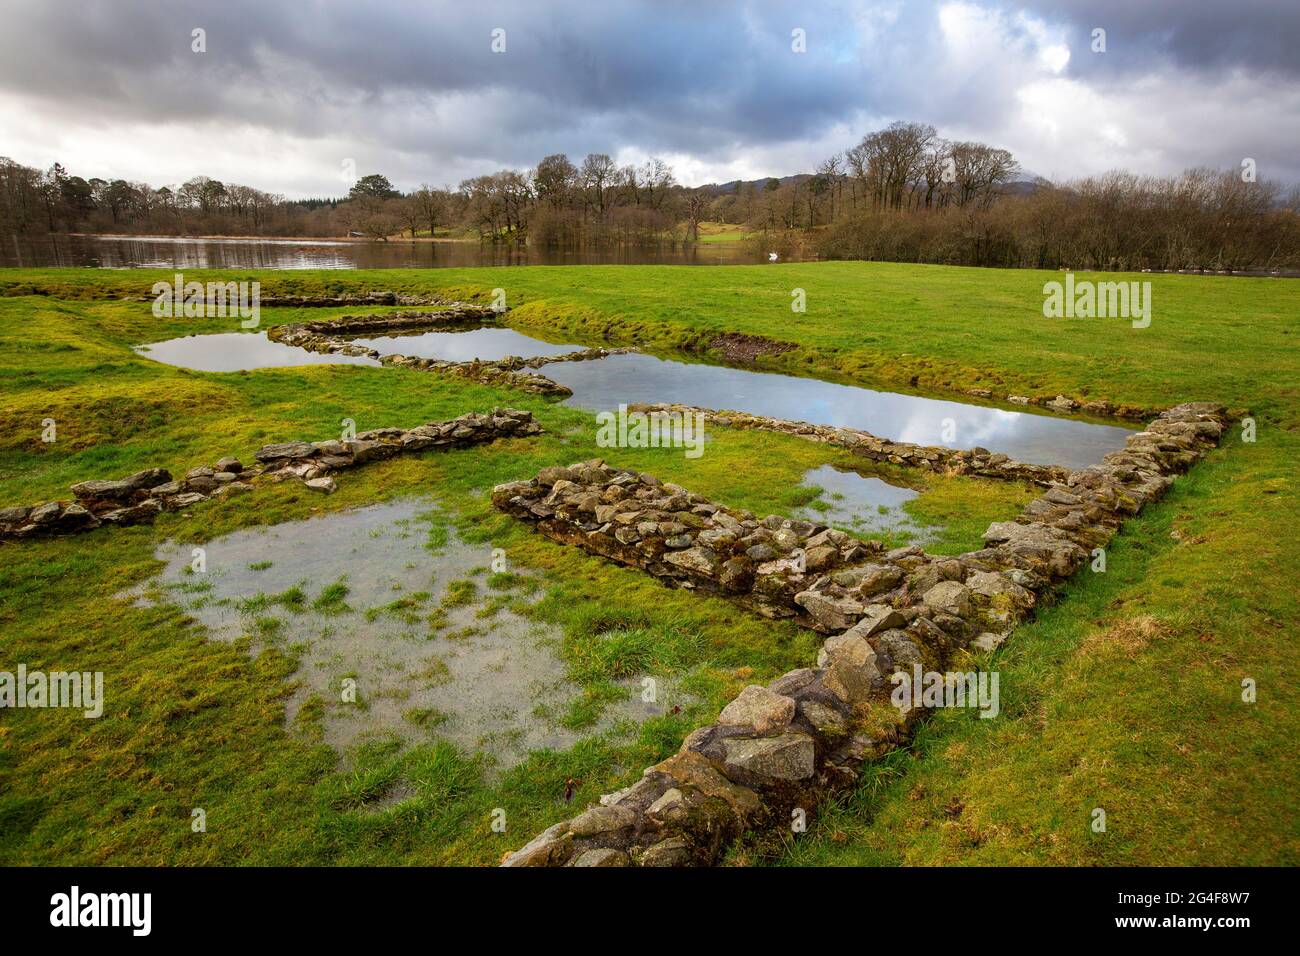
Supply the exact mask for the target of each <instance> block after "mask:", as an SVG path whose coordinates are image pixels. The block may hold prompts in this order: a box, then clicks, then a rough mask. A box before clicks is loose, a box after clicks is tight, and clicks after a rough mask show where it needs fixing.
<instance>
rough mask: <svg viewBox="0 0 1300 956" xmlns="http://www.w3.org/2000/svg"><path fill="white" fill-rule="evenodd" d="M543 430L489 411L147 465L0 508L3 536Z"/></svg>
mask: <svg viewBox="0 0 1300 956" xmlns="http://www.w3.org/2000/svg"><path fill="white" fill-rule="evenodd" d="M541 430H542V427H541V425H539V424H538V423H537V422H536V421H534V420H533V415H532V413H531V412H525V411H519V410H517V409H512V408H505V409H501V408H494V409H493V410H492V411H491V412H489V413H487V414H481V413H478V412H470V413H469V414H467V415H462V416H460V417H459V418H453V419H451V420H449V421H444V422H428V423H427V424H424V425H419V426H417V427H415V428H411V429H402V428H376V429H373V430H371V431H367V432H362V433H360V434H359V435H357V436H356V438H352V439H344V440H330V441H317V442H306V441H296V442H287V443H285V444H279V445H267V446H265V447H264V448H261V449H259V450H258V451H257V452H256V453H255V454H254V456H253V458H254V461H255V463H254V464H252V465H249V466H245V465H244V464H243V463H242V462H240V461H239V459H237V458H222V459H221V460H219V461H217V462H215V463H213V464H212V465H211V466H206V465H205V466H202V467H199V468H193V469H191V470H190V471H188V472H186V473H185V477H184V478H182V479H180V480H179V481H177V480H173V479H172V476H171V473H170V472H168V471H167V469H165V468H150V469H147V470H145V471H141V472H137V473H136V474H134V475H130V476H128V477H126V478H120V479H115V480H98V479H97V480H92V481H82V482H79V483H77V484H75V485H73V486H72V494H73V497H74V499H75V500H74V501H47V502H44V503H42V504H37V505H33V506H31V507H17V508H0V541H3V540H5V539H24V538H33V537H42V536H46V535H52V534H68V533H73V532H79V531H89V530H91V529H92V528H98V527H100V526H101V525H105V524H108V525H130V524H139V523H141V522H147V521H152V520H153V518H154V517H156V516H157V515H159V514H161V513H162V512H164V511H180V510H183V509H185V508H188V507H189V506H190V505H193V504H197V503H198V502H200V501H206V500H207V499H209V498H225V497H227V496H229V495H234V494H239V493H242V492H247V491H252V490H253V487H254V483H255V482H256V481H259V480H261V481H283V480H284V479H286V478H296V479H298V480H300V481H303V482H304V483H305V484H306V485H307V486H308V487H309V488H312V489H314V490H317V491H323V492H326V493H328V492H331V491H333V490H335V488H336V487H337V486H336V484H335V482H334V478H333V477H332V476H333V474H334V473H335V472H338V471H342V470H344V469H347V468H352V467H353V466H356V465H363V464H366V463H367V462H370V461H380V460H382V459H385V458H391V457H393V456H394V455H400V454H404V453H407V452H418V451H428V450H433V449H444V450H445V449H451V448H466V447H469V446H470V445H479V444H482V443H484V442H490V441H495V440H496V439H497V438H503V437H518V436H524V435H536V434H538V433H539V432H541Z"/></svg>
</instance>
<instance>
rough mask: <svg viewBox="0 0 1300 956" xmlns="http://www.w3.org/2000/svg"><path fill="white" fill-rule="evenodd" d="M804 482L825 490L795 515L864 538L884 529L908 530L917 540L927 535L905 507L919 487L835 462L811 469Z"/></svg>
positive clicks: (888, 530)
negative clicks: (855, 469) (903, 485)
mask: <svg viewBox="0 0 1300 956" xmlns="http://www.w3.org/2000/svg"><path fill="white" fill-rule="evenodd" d="M802 483H803V484H804V485H812V486H816V487H819V488H821V489H822V494H821V496H820V497H819V498H818V500H817V501H814V502H812V503H811V504H808V505H805V506H803V507H802V508H799V509H797V510H796V511H795V513H794V514H793V517H796V518H806V519H808V520H809V521H816V522H817V523H818V524H826V525H830V526H831V527H832V528H839V529H840V530H841V531H847V532H849V533H850V534H853V535H856V536H858V537H863V538H870V537H872V536H873V535H876V534H880V533H882V532H895V533H897V532H908V533H909V534H910V537H909V541H911V542H913V543H917V544H920V543H923V540H924V539H925V538H926V534H927V530H928V529H925V528H922V527H920V526H918V525H916V523H915V521H914V519H913V518H912V516H911V515H909V514H908V513H907V512H906V511H904V510H903V504H904V503H905V502H908V501H911V500H912V499H913V498H915V497H916V496H917V495H919V494H920V492H919V491H916V490H915V489H912V488H905V487H901V486H899V485H891V484H889V482H887V481H884V480H883V479H881V478H877V477H875V476H873V475H860V474H858V473H857V472H856V471H852V470H849V469H842V468H836V467H835V466H834V465H822V466H821V467H820V468H813V469H811V470H810V471H808V472H806V473H805V474H804V476H803V482H802Z"/></svg>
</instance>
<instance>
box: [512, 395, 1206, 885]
mask: <svg viewBox="0 0 1300 956" xmlns="http://www.w3.org/2000/svg"><path fill="white" fill-rule="evenodd" d="M1225 425H1226V417H1225V411H1224V409H1223V408H1222V407H1221V406H1217V405H1211V404H1206V403H1191V404H1186V405H1180V406H1177V407H1175V408H1172V409H1169V410H1168V411H1166V412H1163V413H1162V414H1161V415H1160V416H1159V417H1158V418H1157V419H1156V420H1155V421H1154V422H1152V423H1151V424H1150V425H1149V426H1148V428H1147V430H1146V431H1143V432H1140V433H1138V434H1135V435H1133V436H1131V437H1130V438H1129V439H1128V441H1127V443H1126V447H1125V449H1124V450H1123V451H1119V452H1113V453H1111V454H1109V455H1107V456H1106V458H1105V459H1104V460H1103V462H1102V463H1101V464H1099V465H1094V466H1091V467H1089V468H1086V469H1083V470H1081V471H1077V472H1073V473H1070V474H1069V475H1068V478H1067V479H1066V480H1065V481H1063V482H1058V483H1053V484H1051V485H1050V487H1049V488H1048V490H1047V491H1046V493H1045V494H1044V495H1042V496H1041V497H1040V498H1038V499H1035V501H1033V502H1031V503H1030V505H1029V506H1028V507H1027V508H1026V509H1025V510H1024V512H1023V513H1022V514H1021V515H1020V517H1019V518H1018V519H1017V520H1016V521H1007V522H996V523H994V524H992V525H990V527H989V529H988V531H987V532H986V533H985V536H984V537H985V543H986V545H987V547H985V548H984V549H982V550H980V551H975V552H970V553H967V554H963V555H961V556H959V557H956V558H945V557H933V556H930V555H926V554H925V553H924V552H922V551H921V550H920V549H919V548H915V547H913V548H903V549H898V550H895V551H889V552H885V553H881V549H880V547H879V545H873V544H868V543H862V542H856V541H855V540H854V539H851V538H849V537H848V536H847V535H840V534H839V533H838V532H831V531H828V530H827V529H825V528H820V527H817V526H808V525H807V524H806V523H802V522H793V521H790V520H789V519H782V518H773V517H769V518H765V519H763V520H762V521H758V520H755V519H754V518H753V516H752V515H749V514H747V513H746V512H741V511H734V510H731V509H727V508H725V507H723V506H721V505H718V504H716V503H713V502H709V501H706V500H704V499H703V498H701V497H700V496H698V495H692V494H690V493H689V492H686V491H685V490H683V489H680V488H678V487H676V486H672V485H668V484H665V483H661V482H659V481H657V480H656V479H654V478H652V477H650V476H646V475H640V474H636V473H633V472H627V471H619V470H616V469H612V468H609V467H608V466H606V465H604V464H603V463H602V462H599V461H591V462H584V463H581V464H578V465H574V466H570V467H569V468H548V469H544V470H543V472H542V473H540V474H539V475H538V476H537V477H536V478H534V479H532V480H531V481H527V482H514V483H510V484H506V485H500V486H498V487H497V488H496V489H494V491H493V503H494V504H495V505H496V506H497V507H498V508H501V509H502V510H504V511H506V512H508V513H510V514H512V515H515V516H517V517H519V518H521V519H523V520H527V521H530V522H534V523H535V524H536V527H537V529H538V531H540V532H541V533H543V534H545V535H547V536H548V537H551V538H553V539H555V540H557V541H561V542H564V543H570V544H576V545H578V546H580V547H583V548H585V549H586V550H588V551H591V552H593V553H595V554H600V555H602V556H604V557H607V558H610V559H611V560H615V561H618V562H619V563H623V564H628V565H631V566H633V567H639V568H643V569H644V570H646V571H648V572H649V573H651V574H655V575H656V576H658V577H660V578H661V579H663V580H664V581H665V582H666V583H669V584H671V585H676V586H684V587H696V588H700V589H702V590H708V591H710V592H712V593H717V594H721V595H725V596H728V597H732V598H733V599H735V600H737V601H739V602H740V603H742V604H745V605H747V606H752V607H755V609H757V610H760V611H762V612H764V613H774V614H778V615H784V616H795V617H796V619H797V620H800V621H802V622H805V623H808V624H809V625H810V626H812V627H815V628H816V629H817V630H819V631H821V632H823V633H829V634H830V636H829V637H828V638H827V639H826V641H825V642H824V644H823V646H822V649H821V651H820V653H819V655H818V659H817V661H816V665H815V666H813V667H807V668H802V669H800V670H796V671H792V672H790V673H788V674H785V675H783V676H781V677H779V678H777V679H776V680H774V681H772V682H771V683H770V684H768V685H767V686H766V687H761V686H758V685H753V686H750V687H747V688H745V690H744V691H743V692H742V693H741V694H740V695H739V696H738V697H737V698H736V699H735V700H734V701H732V702H731V703H730V704H728V705H727V706H726V707H725V708H724V709H723V711H722V713H721V714H720V715H719V717H718V720H717V722H715V723H714V724H711V725H709V726H707V727H702V728H699V729H698V730H696V731H694V732H693V733H691V734H690V735H689V736H688V737H687V738H686V740H685V741H684V742H683V744H682V746H681V749H680V750H679V751H678V753H676V754H675V755H673V756H672V757H669V758H668V759H667V760H665V761H663V762H661V763H659V764H656V765H655V766H653V767H650V768H648V769H647V770H646V771H645V772H644V774H643V776H642V778H641V779H640V780H639V781H638V782H637V783H635V784H633V785H632V786H631V787H628V788H626V789H625V790H621V791H619V792H617V793H612V794H607V795H605V796H604V797H602V798H601V799H600V802H599V804H598V805H597V806H593V807H589V808H588V809H586V810H585V811H584V812H582V813H581V814H579V815H578V816H576V817H574V818H572V819H569V820H564V821H562V822H560V823H557V824H555V825H554V826H552V827H550V828H549V829H547V830H546V831H545V832H544V833H542V834H540V835H539V836H538V837H537V838H536V839H534V840H532V841H531V842H530V843H528V844H527V845H526V846H525V847H523V848H522V849H520V850H519V851H517V852H515V853H513V854H511V855H510V856H509V857H508V858H507V860H506V862H505V865H507V866H626V865H630V864H631V865H641V866H678V865H691V864H710V863H713V862H715V861H716V860H717V859H718V858H719V857H720V855H721V854H722V852H723V851H724V850H725V849H726V847H727V846H728V845H729V844H730V843H731V842H732V841H734V840H735V839H736V838H737V837H739V836H740V835H741V834H743V833H745V832H746V831H748V830H754V829H756V828H768V827H773V828H775V827H786V826H789V825H790V820H791V814H792V811H794V810H795V809H796V808H798V809H802V810H803V811H805V812H806V813H808V814H809V815H810V814H811V813H812V811H813V809H814V808H815V806H816V805H817V803H818V801H819V800H820V799H821V798H822V797H824V796H825V795H826V793H828V792H829V791H833V790H835V789H838V788H842V787H847V786H850V785H852V783H853V782H854V781H855V780H856V779H857V777H858V774H859V771H860V768H861V766H862V764H863V763H864V762H865V761H868V760H871V759H873V758H875V757H878V756H880V755H881V754H883V753H885V752H887V751H888V750H890V749H892V748H893V747H895V746H897V745H898V743H899V742H900V741H902V740H904V739H905V738H906V736H907V734H908V733H909V731H910V729H911V728H912V726H913V725H914V723H915V722H916V720H918V719H920V717H921V716H922V713H923V709H922V708H919V707H909V708H906V709H900V708H896V707H894V706H893V704H892V703H890V700H889V696H890V691H891V689H892V686H893V685H892V682H891V681H889V680H888V677H889V675H890V674H892V673H894V672H895V671H899V670H902V671H904V672H906V673H912V671H913V668H914V667H917V666H919V667H920V668H921V669H922V670H923V671H926V672H936V671H937V672H942V671H944V670H946V669H947V668H948V666H949V665H950V664H951V663H952V662H954V661H955V660H957V659H958V658H959V655H960V653H961V652H962V651H967V650H969V651H972V652H975V653H982V652H987V651H991V650H993V649H994V648H996V647H997V646H998V644H1000V643H1001V641H1002V640H1003V639H1004V638H1005V636H1006V635H1007V634H1008V633H1009V632H1010V631H1011V629H1012V628H1013V627H1014V626H1015V625H1016V623H1018V622H1019V621H1020V620H1022V619H1023V618H1024V617H1025V616H1027V615H1028V614H1029V613H1031V611H1032V608H1033V607H1034V606H1035V605H1036V604H1037V603H1038V601H1040V600H1041V599H1042V598H1043V597H1044V596H1045V595H1046V594H1047V593H1048V592H1049V591H1051V590H1052V589H1053V588H1054V587H1055V586H1056V585H1057V584H1059V583H1060V582H1061V581H1063V580H1065V579H1066V578H1068V577H1069V576H1070V575H1072V574H1073V573H1074V572H1075V571H1076V570H1078V568H1079V567H1080V566H1081V565H1082V564H1083V563H1085V561H1086V560H1087V559H1088V557H1089V554H1090V551H1091V549H1092V548H1095V547H1098V546H1100V545H1101V544H1104V543H1105V542H1106V541H1108V540H1109V539H1110V537H1111V536H1112V535H1113V534H1114V532H1115V531H1116V530H1117V529H1118V527H1119V525H1120V523H1121V522H1122V520H1123V519H1124V518H1125V517H1126V516H1128V515H1131V514H1136V513H1137V512H1138V511H1139V510H1141V508H1142V507H1143V506H1144V505H1145V504H1146V503H1148V502H1150V501H1153V500H1155V499H1156V498H1158V497H1159V496H1160V495H1162V494H1163V493H1164V492H1165V491H1166V490H1167V489H1168V488H1169V486H1170V484H1171V483H1172V481H1173V477H1172V476H1173V475H1175V474H1177V473H1179V472H1182V471H1184V470H1186V469H1187V468H1188V467H1190V466H1191V464H1192V463H1194V462H1195V461H1196V460H1197V459H1198V458H1200V457H1201V456H1202V455H1203V454H1204V453H1205V452H1206V451H1207V450H1208V449H1209V448H1211V447H1213V446H1214V445H1215V444H1216V443H1217V441H1218V439H1219V436H1220V434H1221V432H1222V431H1223V428H1224V427H1225ZM597 509H599V510H597ZM800 552H801V553H802V565H801V563H800V561H799V553H800ZM814 555H815V556H814ZM742 572H743V573H742Z"/></svg>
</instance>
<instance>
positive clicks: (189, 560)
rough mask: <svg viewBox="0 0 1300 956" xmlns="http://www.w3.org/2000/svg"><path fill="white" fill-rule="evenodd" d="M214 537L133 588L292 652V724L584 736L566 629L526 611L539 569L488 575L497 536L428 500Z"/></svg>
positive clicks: (376, 734) (334, 729)
mask: <svg viewBox="0 0 1300 956" xmlns="http://www.w3.org/2000/svg"><path fill="white" fill-rule="evenodd" d="M202 547H203V551H204V561H205V565H206V567H205V569H204V570H202V571H201V572H195V571H194V570H193V569H192V564H193V562H194V560H195V558H194V547H193V545H190V544H185V543H180V542H168V543H166V544H164V545H162V546H161V547H160V548H159V549H158V552H157V557H158V558H159V559H160V560H163V561H164V562H166V566H165V567H164V569H163V571H162V572H161V574H160V575H159V576H158V577H157V578H156V579H154V581H152V582H150V583H149V584H146V585H144V586H142V587H141V588H140V589H139V590H138V591H137V592H136V593H135V596H136V597H137V598H138V599H139V600H141V601H145V602H147V601H151V600H154V599H164V600H169V601H173V602H175V603H177V604H179V605H180V606H181V607H183V608H184V609H185V610H186V611H187V612H188V613H190V614H192V615H193V616H194V617H195V618H197V619H198V620H199V621H200V622H201V623H202V624H203V625H205V626H206V627H207V629H208V631H209V633H210V635H211V636H212V637H214V638H216V639H218V640H224V641H234V640H237V639H239V638H241V637H245V636H247V637H249V638H250V639H251V641H252V646H251V649H250V650H251V653H253V654H254V655H256V654H257V653H259V652H260V651H262V650H264V649H266V648H278V649H279V650H281V651H283V652H284V653H285V654H288V655H290V656H293V657H296V658H297V659H298V661H299V665H298V670H297V671H296V672H295V674H294V675H293V680H294V681H295V682H296V687H295V689H294V691H293V692H292V695H291V697H290V698H289V700H288V703H287V705H286V722H287V723H288V724H289V725H290V726H294V725H295V723H299V722H300V721H301V720H310V721H311V722H313V723H318V725H319V728H320V730H321V733H322V734H323V739H324V740H325V742H327V743H329V744H331V745H332V746H334V747H336V748H338V749H339V750H340V751H346V750H347V749H348V748H350V747H352V746H354V745H356V744H360V743H364V742H367V741H372V740H378V739H392V738H393V737H396V738H398V739H400V740H401V741H403V742H404V743H406V744H419V743H427V742H430V741H431V740H436V739H442V740H447V741H450V742H452V743H454V744H457V745H458V746H460V747H461V748H463V749H464V750H466V751H467V752H471V753H473V752H477V753H481V754H484V755H486V756H487V757H488V758H489V764H490V765H492V766H494V767H495V768H496V769H497V770H502V769H505V768H508V767H510V766H513V765H514V764H516V763H519V762H520V761H522V760H523V759H524V757H525V756H527V754H528V752H529V751H531V750H535V749H543V748H567V747H568V746H570V745H571V744H573V743H574V742H575V741H577V740H578V739H579V738H580V736H581V734H580V733H578V732H576V731H574V730H571V729H569V728H567V727H565V726H563V725H562V724H561V723H560V719H561V718H562V717H563V716H564V714H565V711H566V707H567V705H568V704H569V702H570V701H572V700H573V699H574V698H575V697H576V696H577V695H578V694H579V693H580V692H581V688H580V687H579V686H578V685H576V684H575V683H573V682H571V681H569V680H568V679H567V678H566V676H565V668H564V664H563V662H562V660H561V658H560V654H559V649H560V645H561V634H560V633H559V631H558V630H556V629H555V628H552V627H550V626H548V625H544V624H539V623H537V622H535V621H533V620H531V619H529V618H528V617H526V616H524V615H522V614H521V613H519V610H523V609H525V605H526V603H527V602H528V601H530V600H532V599H531V598H530V597H528V596H527V595H528V589H527V587H526V586H524V585H526V583H527V579H526V578H523V579H521V578H518V577H514V576H510V575H504V576H501V575H498V576H493V575H490V574H489V570H488V569H489V566H490V563H491V560H492V554H491V550H490V547H489V546H488V545H486V544H484V545H469V544H465V543H464V542H462V541H460V540H459V539H458V538H457V537H456V535H455V533H454V531H452V530H451V529H450V528H448V527H447V526H446V523H445V521H444V520H442V519H441V518H440V517H439V516H438V514H437V512H436V511H431V505H430V504H429V503H428V502H423V501H415V500H404V501H398V502H392V503H386V504H378V505H372V506H369V507H365V508H359V509H356V510H352V511H345V512H341V513H339V514H334V515H329V516H323V517H318V518H312V519H308V520H305V521H291V522H287V523H284V524H279V525H275V526H272V527H267V528H252V529H248V530H244V531H237V532H234V533H233V534H229V535H225V536H223V537H220V538H216V539H214V540H212V541H210V542H208V543H207V544H205V545H203V546H202ZM521 582H522V583H521ZM521 602H522V603H521ZM349 682H350V683H349ZM632 686H636V687H637V688H639V684H634V682H629V688H631V687H632ZM660 686H661V687H668V688H669V691H668V692H667V693H661V694H660V695H659V697H660V700H659V702H658V703H646V702H643V701H642V700H641V696H640V694H639V693H629V694H628V697H627V700H625V701H623V702H621V703H617V702H616V703H614V704H612V705H611V706H610V707H609V708H607V709H606V711H605V713H604V715H603V717H602V720H601V722H600V723H599V725H597V727H596V728H594V729H595V730H603V729H607V728H609V727H611V726H613V724H614V723H615V722H617V721H621V720H632V721H640V720H644V719H645V718H647V717H650V716H653V715H656V714H660V713H663V712H664V711H665V710H666V709H667V708H668V707H670V706H672V705H673V703H675V701H674V700H673V699H672V698H673V697H674V694H673V693H672V692H671V684H670V683H668V684H665V682H664V681H662V680H661V681H660ZM350 694H351V699H349V695H350ZM587 732H588V733H589V732H591V731H590V730H589V731H587Z"/></svg>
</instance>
